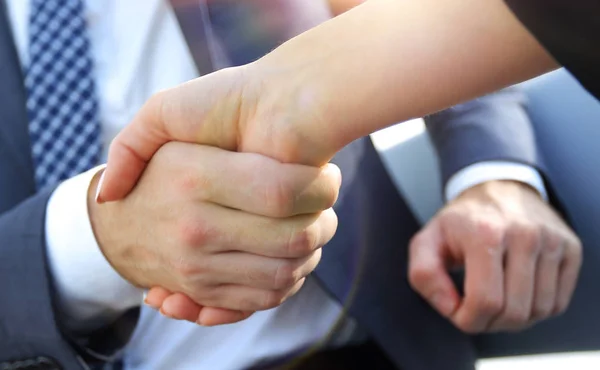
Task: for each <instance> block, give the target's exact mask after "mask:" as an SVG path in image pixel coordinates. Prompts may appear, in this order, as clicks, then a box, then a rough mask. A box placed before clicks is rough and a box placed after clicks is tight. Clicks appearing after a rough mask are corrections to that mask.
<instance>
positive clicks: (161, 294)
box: [144, 286, 172, 310]
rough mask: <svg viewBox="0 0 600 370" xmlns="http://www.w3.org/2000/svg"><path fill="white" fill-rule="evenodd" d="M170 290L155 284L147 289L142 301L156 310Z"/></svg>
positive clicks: (169, 293)
mask: <svg viewBox="0 0 600 370" xmlns="http://www.w3.org/2000/svg"><path fill="white" fill-rule="evenodd" d="M171 294H172V293H171V291H170V290H168V289H165V288H163V287H160V286H155V287H152V288H151V289H150V290H148V293H146V297H145V298H144V303H146V304H147V305H148V306H150V307H152V308H154V309H156V310H158V309H159V308H160V307H161V306H162V304H163V302H164V300H165V299H166V298H167V297H169V296H170V295H171Z"/></svg>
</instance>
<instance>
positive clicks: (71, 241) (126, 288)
mask: <svg viewBox="0 0 600 370" xmlns="http://www.w3.org/2000/svg"><path fill="white" fill-rule="evenodd" d="M102 169H103V166H99V167H96V168H94V169H91V170H89V171H88V172H86V173H83V174H81V175H79V176H76V177H73V178H71V179H69V180H67V181H65V182H63V183H62V184H60V185H59V186H58V188H57V189H56V190H55V191H54V193H53V194H52V196H51V197H50V200H49V202H48V208H47V210H46V246H47V254H48V265H49V268H50V273H51V274H52V277H53V279H54V286H55V289H56V292H57V296H58V302H59V305H60V309H61V311H62V312H61V313H62V314H63V315H64V316H65V318H66V320H67V321H68V322H67V325H69V327H71V328H77V329H81V330H85V329H91V328H93V327H94V326H99V325H102V324H105V323H107V322H109V321H110V320H112V319H114V318H116V317H117V316H118V315H119V314H121V313H123V312H124V311H125V310H127V309H129V308H131V307H134V306H137V305H140V304H141V302H142V290H140V289H138V288H136V287H135V286H133V285H131V284H130V283H129V282H128V281H126V280H125V279H123V278H122V277H121V276H120V275H119V274H118V273H117V272H116V271H115V270H114V269H113V268H112V266H111V265H110V264H109V263H108V261H107V260H106V258H105V257H104V255H103V254H102V251H101V250H100V247H99V246H98V243H97V242H96V238H95V236H94V232H93V230H92V225H91V222H90V219H89V216H88V207H87V194H88V189H89V186H90V183H91V181H92V179H93V178H94V176H95V175H96V174H97V173H98V172H99V171H100V170H102Z"/></svg>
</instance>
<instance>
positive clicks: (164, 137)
mask: <svg viewBox="0 0 600 370" xmlns="http://www.w3.org/2000/svg"><path fill="white" fill-rule="evenodd" d="M239 71H240V69H238V68H229V69H225V70H222V71H219V72H217V73H212V74H209V75H206V76H203V77H201V78H200V79H201V80H202V82H201V83H198V81H191V82H188V83H186V84H183V85H180V86H178V87H176V88H173V89H170V90H167V91H164V92H161V93H159V94H156V95H155V96H153V97H152V98H151V99H149V100H148V102H147V103H146V104H145V105H144V106H143V107H142V109H141V110H140V111H139V112H138V114H137V115H136V117H135V118H134V119H133V121H132V122H131V123H130V124H129V125H127V127H125V129H123V130H122V131H121V132H120V133H119V135H117V137H116V138H115V139H114V140H113V142H112V144H111V146H110V150H109V154H108V163H107V165H108V166H107V168H106V171H105V174H104V181H103V184H102V187H101V188H100V189H99V191H98V195H97V200H98V201H99V202H108V201H114V200H119V199H122V198H123V197H124V196H125V195H127V194H128V193H129V192H130V191H131V189H133V187H134V185H135V184H136V182H137V180H138V179H139V177H140V175H141V173H142V171H143V170H144V168H145V166H146V163H148V161H149V160H150V158H152V156H153V155H154V153H156V151H157V150H158V149H159V148H160V147H161V146H162V145H163V144H165V143H166V142H168V141H181V142H190V143H197V144H205V145H211V146H217V147H220V148H223V149H230V150H235V149H236V140H237V137H236V136H237V131H236V127H235V126H236V125H237V124H238V122H237V121H238V119H237V118H238V117H239V110H240V105H239V95H240V91H239V88H240V86H241V81H242V79H241V76H240V73H239ZM212 117H215V118H218V119H211V118H212Z"/></svg>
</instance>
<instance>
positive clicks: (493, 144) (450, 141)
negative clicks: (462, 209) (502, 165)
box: [425, 88, 541, 186]
mask: <svg viewBox="0 0 600 370" xmlns="http://www.w3.org/2000/svg"><path fill="white" fill-rule="evenodd" d="M525 103H526V97H525V94H524V93H523V92H521V91H520V90H518V89H517V88H509V89H505V90H502V91H499V92H497V93H494V94H491V95H487V96H484V97H482V98H479V99H476V100H473V101H470V102H467V103H464V104H461V105H457V106H455V107H452V108H449V109H446V110H444V111H441V112H439V113H436V114H433V115H430V116H428V117H425V123H426V125H427V131H428V132H429V135H430V137H431V139H432V142H433V144H434V146H435V149H436V151H437V154H438V157H439V162H440V169H441V173H442V179H443V184H444V186H445V185H446V183H447V182H448V180H449V178H450V177H451V176H452V175H453V174H455V173H456V172H458V171H460V170H461V169H463V168H465V167H467V166H469V165H472V164H474V163H478V162H484V161H494V160H502V161H513V162H518V163H523V164H527V165H530V166H533V167H535V168H536V169H538V170H541V164H540V161H539V156H538V153H537V150H536V143H535V135H534V131H533V127H532V125H531V122H530V121H529V117H528V116H527V113H526V110H525Z"/></svg>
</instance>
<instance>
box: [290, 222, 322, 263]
mask: <svg viewBox="0 0 600 370" xmlns="http://www.w3.org/2000/svg"><path fill="white" fill-rule="evenodd" d="M318 240H319V238H318V235H317V230H315V226H314V225H311V226H308V227H304V228H301V229H299V230H294V231H292V232H291V233H290V238H289V240H288V245H287V252H288V255H289V256H290V257H303V256H307V255H309V254H310V253H312V252H313V251H314V250H315V249H317V247H318Z"/></svg>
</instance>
